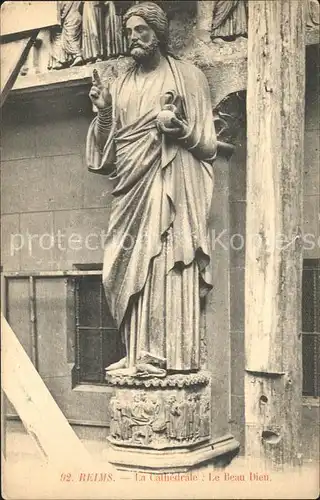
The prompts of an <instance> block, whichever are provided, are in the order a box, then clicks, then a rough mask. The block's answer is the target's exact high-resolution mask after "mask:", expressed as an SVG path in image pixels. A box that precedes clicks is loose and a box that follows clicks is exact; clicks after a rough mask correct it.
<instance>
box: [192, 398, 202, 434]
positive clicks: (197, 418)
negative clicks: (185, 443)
mask: <svg viewBox="0 0 320 500" xmlns="http://www.w3.org/2000/svg"><path fill="white" fill-rule="evenodd" d="M193 400H194V417H193V437H194V438H196V437H199V436H200V395H199V394H195V395H194V397H193Z"/></svg>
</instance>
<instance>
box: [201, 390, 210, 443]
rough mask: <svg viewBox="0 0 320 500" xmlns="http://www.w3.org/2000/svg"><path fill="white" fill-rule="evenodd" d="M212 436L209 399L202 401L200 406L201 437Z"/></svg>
mask: <svg viewBox="0 0 320 500" xmlns="http://www.w3.org/2000/svg"><path fill="white" fill-rule="evenodd" d="M209 435H210V403H209V401H208V400H207V399H205V400H202V401H201V405H200V436H201V437H206V436H209Z"/></svg>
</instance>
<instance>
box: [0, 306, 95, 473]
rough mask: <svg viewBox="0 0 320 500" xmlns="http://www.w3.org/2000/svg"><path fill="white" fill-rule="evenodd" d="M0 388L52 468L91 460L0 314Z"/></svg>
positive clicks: (82, 465) (71, 465)
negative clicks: (0, 346) (0, 350)
mask: <svg viewBox="0 0 320 500" xmlns="http://www.w3.org/2000/svg"><path fill="white" fill-rule="evenodd" d="M1 334H2V357H1V361H2V367H1V370H2V380H1V386H2V388H3V390H4V392H5V394H6V396H7V397H8V399H9V400H10V401H11V403H12V404H13V406H14V407H15V409H16V411H17V413H18V414H19V417H20V418H21V420H22V422H23V424H24V426H25V428H26V430H27V432H28V434H29V435H30V436H31V437H32V438H33V439H34V441H35V442H36V444H37V446H38V448H39V449H40V451H41V453H42V455H43V457H44V458H45V459H46V461H47V462H48V464H49V465H50V466H52V467H55V468H58V469H59V470H63V467H65V466H67V467H68V468H70V467H83V468H85V466H86V465H89V464H90V463H91V457H90V455H89V453H88V452H87V450H86V449H85V447H84V446H83V444H82V443H81V441H80V440H79V439H78V437H77V436H76V434H75V433H74V431H73V429H72V428H71V426H70V425H69V424H68V422H67V420H66V418H65V416H64V415H63V413H62V412H61V410H60V408H59V407H58V405H57V404H56V402H55V401H54V399H53V397H52V396H51V394H50V392H49V391H48V389H47V387H46V385H45V383H44V382H43V380H42V379H41V377H40V375H39V374H38V372H37V371H36V369H35V367H34V366H33V364H32V363H31V361H30V359H29V357H28V355H27V354H26V352H25V351H24V349H23V347H22V346H21V344H20V342H19V341H18V339H17V337H16V336H15V334H14V332H13V331H12V329H11V327H10V326H9V324H8V323H7V321H6V320H5V318H4V317H3V315H2V314H1Z"/></svg>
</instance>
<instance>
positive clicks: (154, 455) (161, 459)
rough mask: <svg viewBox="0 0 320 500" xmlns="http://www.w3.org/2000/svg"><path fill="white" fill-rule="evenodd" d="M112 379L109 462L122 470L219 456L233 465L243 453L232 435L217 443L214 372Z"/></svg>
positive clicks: (183, 466)
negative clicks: (213, 414) (213, 431)
mask: <svg viewBox="0 0 320 500" xmlns="http://www.w3.org/2000/svg"><path fill="white" fill-rule="evenodd" d="M107 380H108V382H109V384H110V385H112V386H114V388H115V393H114V396H113V397H112V399H111V402H110V405H111V424H110V436H109V438H108V440H109V443H110V451H109V453H108V460H109V462H110V463H112V464H113V465H115V466H116V467H117V468H119V469H130V470H149V471H150V472H151V471H154V472H165V471H170V472H172V471H186V470H188V469H189V468H190V467H193V466H196V465H198V464H200V463H202V462H206V461H208V460H213V459H215V460H220V461H221V460H222V462H223V461H224V462H225V464H227V463H228V462H229V461H230V460H231V458H232V456H233V455H234V454H235V453H236V452H237V450H238V443H237V442H236V441H235V440H234V439H233V438H232V436H225V437H223V438H221V439H219V440H217V441H216V442H212V441H211V386H210V375H209V374H208V373H206V372H199V373H193V374H186V375H185V374H184V375H181V374H175V375H167V376H166V377H165V378H164V379H161V378H148V379H137V378H132V377H115V376H110V375H109V376H108V377H107Z"/></svg>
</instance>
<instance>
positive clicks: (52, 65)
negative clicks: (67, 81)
mask: <svg viewBox="0 0 320 500" xmlns="http://www.w3.org/2000/svg"><path fill="white" fill-rule="evenodd" d="M71 62H72V57H71V56H70V55H68V54H67V53H66V52H65V51H64V50H63V48H62V44H61V28H57V29H52V30H51V31H50V53H49V61H48V69H61V68H64V67H66V66H69V65H70V64H71Z"/></svg>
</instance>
